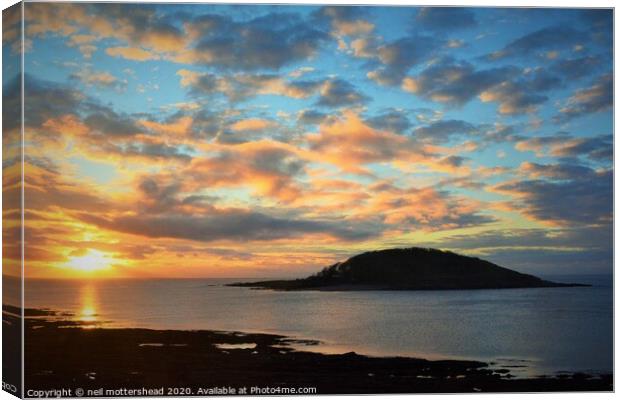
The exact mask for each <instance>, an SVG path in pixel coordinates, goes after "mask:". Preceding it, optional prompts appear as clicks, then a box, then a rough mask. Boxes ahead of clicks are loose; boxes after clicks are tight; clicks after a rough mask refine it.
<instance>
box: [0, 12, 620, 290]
mask: <svg viewBox="0 0 620 400" xmlns="http://www.w3.org/2000/svg"><path fill="white" fill-rule="evenodd" d="M58 16H63V17H62V18H59V17H58ZM19 26H20V25H19V18H18V15H16V14H15V13H11V12H5V13H4V15H3V31H4V34H3V37H4V39H3V48H2V51H3V57H4V59H5V60H9V59H12V60H13V62H5V63H4V64H3V97H4V104H5V108H4V109H3V117H4V118H3V119H4V121H5V122H4V127H3V129H4V131H5V136H4V140H3V146H4V147H5V154H8V155H6V156H5V160H4V163H3V167H4V173H5V178H4V187H3V195H4V198H5V199H14V198H16V197H15V196H16V195H17V193H18V191H19V189H20V187H19V178H18V177H19V163H18V162H16V159H15V158H11V156H10V154H11V153H10V152H6V149H14V148H15V146H14V145H15V143H16V139H15V138H18V137H19V121H18V119H16V118H15V115H18V112H19V87H20V86H19V82H20V75H19V73H20V68H19V63H18V62H17V61H16V60H18V57H19V55H20V51H21V50H20V48H21V46H20V42H19ZM612 26H613V20H612V11H611V10H604V9H597V10H588V9H554V8H539V9H528V8H419V7H371V6H362V7H354V6H350V7H331V6H328V7H320V6H270V5H253V6H241V5H200V4H191V5H187V4H186V5H182V4H133V5H130V4H111V3H108V4H85V3H81V4H76V3H74V4H69V3H65V4H53V3H26V5H25V25H24V27H25V33H24V37H25V41H24V46H23V47H24V71H23V72H24V87H25V110H24V112H25V120H24V132H25V136H24V143H25V148H24V152H25V162H24V173H25V186H24V190H25V247H26V252H25V259H26V261H25V271H26V276H28V277H53V278H83V277H91V278H93V277H100V278H104V277H127V278H136V277H139V278H149V277H293V276H305V275H307V274H309V273H312V272H315V271H317V270H319V269H320V268H323V267H325V266H328V265H330V264H333V263H335V262H337V261H343V260H344V259H346V258H348V257H350V256H352V255H355V254H357V253H360V252H363V251H368V250H377V249H383V248H391V247H411V246H421V247H433V248H440V249H445V250H451V251H455V252H458V253H462V254H466V255H471V256H476V257H481V258H484V259H487V260H490V261H492V262H495V263H498V264H500V265H502V266H505V267H507V268H512V269H515V270H518V271H522V272H526V273H534V274H540V275H545V274H579V273H610V272H611V271H612V268H613V267H612V257H613V247H612V246H613V244H612V225H613V215H612V212H613V210H612V198H613V189H612V187H613V184H612V181H613V136H612V135H613V130H612V129H613V114H612V112H613V109H612V105H613V92H612V87H613V84H612V82H613V64H612V57H613V54H612V48H613V38H612ZM11 140H13V142H11ZM5 202H6V200H5ZM18 211H19V210H11V209H10V207H5V209H4V210H3V218H4V220H5V231H4V234H5V243H4V245H3V247H4V249H3V250H4V251H3V257H4V260H5V263H6V264H7V265H18V260H19V246H18V245H19V244H18V243H17V241H16V240H7V239H6V238H9V239H10V238H11V237H12V238H16V237H19V236H18V233H19V218H18V217H19V212H18ZM9 268H10V267H9ZM14 271H17V269H16V268H14Z"/></svg>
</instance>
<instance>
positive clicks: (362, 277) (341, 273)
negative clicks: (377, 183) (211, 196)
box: [229, 247, 590, 290]
mask: <svg viewBox="0 0 620 400" xmlns="http://www.w3.org/2000/svg"><path fill="white" fill-rule="evenodd" d="M229 286H240V287H249V288H256V289H273V290H458V289H515V288H543V287H571V286H590V285H585V284H579V283H557V282H551V281H547V280H543V279H540V278H538V277H536V276H533V275H528V274H523V273H520V272H517V271H513V270H511V269H508V268H504V267H500V266H499V265H496V264H493V263H491V262H489V261H485V260H482V259H480V258H477V257H468V256H464V255H460V254H456V253H453V252H450V251H443V250H438V249H431V248H420V247H412V248H406V249H402V248H396V249H386V250H378V251H369V252H366V253H362V254H358V255H356V256H353V257H351V258H349V259H348V260H346V261H344V262H338V263H336V264H334V265H331V266H329V267H327V268H324V269H323V270H321V271H320V272H318V273H316V274H314V275H311V276H309V277H307V278H303V279H293V280H271V281H261V282H236V283H231V284H229Z"/></svg>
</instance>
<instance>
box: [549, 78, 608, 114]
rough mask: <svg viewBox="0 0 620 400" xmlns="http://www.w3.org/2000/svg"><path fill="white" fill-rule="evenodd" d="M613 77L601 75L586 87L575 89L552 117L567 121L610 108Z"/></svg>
mask: <svg viewBox="0 0 620 400" xmlns="http://www.w3.org/2000/svg"><path fill="white" fill-rule="evenodd" d="M613 97H614V95H613V77H612V75H611V74H606V75H603V76H601V77H600V78H599V79H598V80H597V81H595V82H594V84H593V85H592V86H590V87H588V88H585V89H580V90H577V91H576V92H575V93H574V94H573V95H572V96H571V97H570V98H569V99H568V100H567V101H566V104H565V105H564V107H562V108H560V113H559V114H557V115H556V116H555V117H554V119H555V120H556V121H557V122H568V121H570V120H572V119H574V118H579V117H582V116H585V115H588V114H593V113H597V112H601V111H605V110H608V109H610V108H611V107H612V106H613V100H614V98H613Z"/></svg>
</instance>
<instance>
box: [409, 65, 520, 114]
mask: <svg viewBox="0 0 620 400" xmlns="http://www.w3.org/2000/svg"><path fill="white" fill-rule="evenodd" d="M518 73H519V71H518V69H516V68H514V67H501V68H490V69H485V70H476V69H475V68H474V66H473V65H472V64H470V63H468V62H467V61H457V60H454V59H452V58H444V59H442V60H440V61H438V62H436V63H434V64H432V65H431V66H430V67H428V68H426V69H425V70H423V71H422V72H420V74H419V75H418V76H415V77H407V78H405V79H404V80H403V83H402V88H403V89H404V90H405V91H408V92H411V93H415V94H416V95H418V96H420V97H422V98H425V99H429V100H433V101H437V102H440V103H447V104H451V105H463V104H465V103H466V102H468V101H469V100H471V99H472V98H474V97H476V96H478V95H480V94H481V93H482V92H484V91H485V90H488V89H490V88H492V87H494V86H496V85H499V84H500V83H502V82H505V81H507V80H509V79H510V78H512V77H514V76H515V75H517V74H518Z"/></svg>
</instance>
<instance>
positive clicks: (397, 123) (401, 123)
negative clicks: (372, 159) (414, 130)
mask: <svg viewBox="0 0 620 400" xmlns="http://www.w3.org/2000/svg"><path fill="white" fill-rule="evenodd" d="M366 122H367V123H368V124H370V125H371V126H372V127H373V128H376V129H380V130H384V131H390V132H394V133H399V134H403V133H405V131H406V130H408V129H409V128H410V127H411V121H409V118H408V117H407V116H406V113H405V112H403V111H399V110H396V109H390V110H386V111H385V112H383V113H381V114H379V115H376V116H374V117H372V118H369V119H367V120H366Z"/></svg>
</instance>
